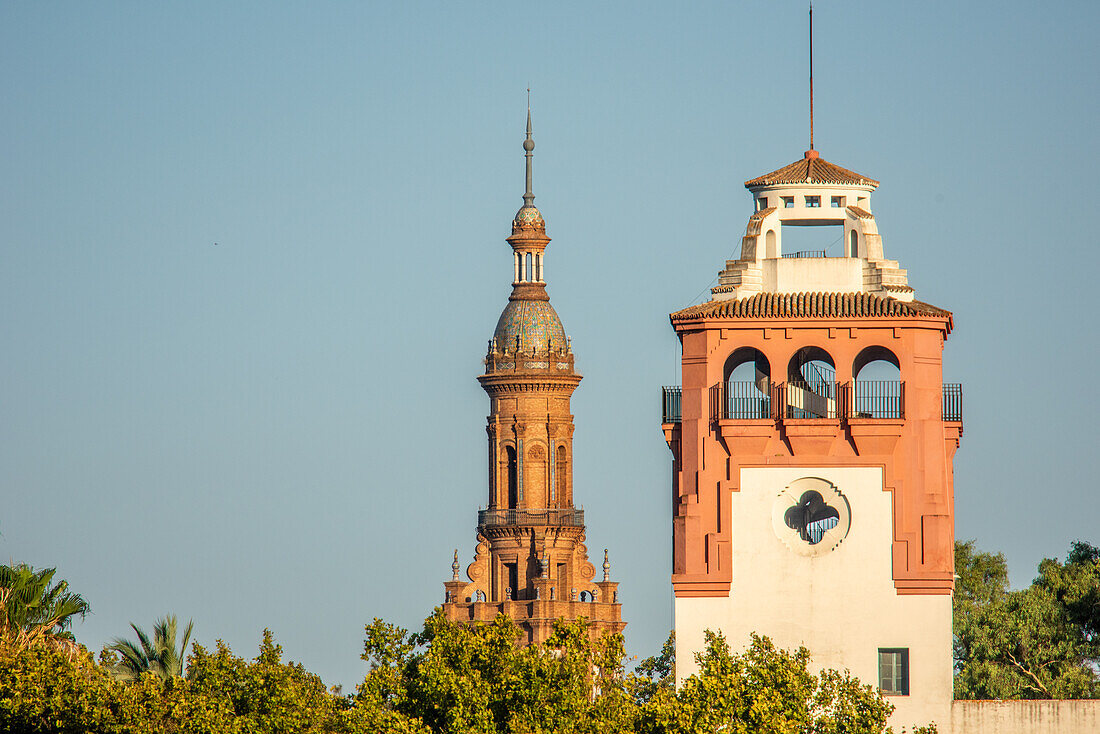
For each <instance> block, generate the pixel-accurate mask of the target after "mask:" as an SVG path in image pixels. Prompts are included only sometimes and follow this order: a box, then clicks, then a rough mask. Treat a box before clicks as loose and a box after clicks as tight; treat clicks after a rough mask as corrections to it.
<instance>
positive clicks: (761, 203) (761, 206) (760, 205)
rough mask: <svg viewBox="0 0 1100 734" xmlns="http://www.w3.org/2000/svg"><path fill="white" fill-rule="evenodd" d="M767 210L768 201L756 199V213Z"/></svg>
mask: <svg viewBox="0 0 1100 734" xmlns="http://www.w3.org/2000/svg"><path fill="white" fill-rule="evenodd" d="M767 208H768V200H767V198H763V199H757V200H756V211H758V212H759V211H764V210H765V209H767Z"/></svg>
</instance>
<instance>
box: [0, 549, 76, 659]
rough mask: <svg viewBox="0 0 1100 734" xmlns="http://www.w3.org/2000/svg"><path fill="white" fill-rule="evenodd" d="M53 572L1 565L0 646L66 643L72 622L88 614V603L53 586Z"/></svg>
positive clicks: (60, 583)
mask: <svg viewBox="0 0 1100 734" xmlns="http://www.w3.org/2000/svg"><path fill="white" fill-rule="evenodd" d="M56 573H57V569H55V568H44V569H41V570H39V571H35V570H34V569H33V568H31V567H30V566H28V565H27V564H25V563H19V564H16V565H14V566H4V565H0V642H3V643H6V644H8V645H13V646H15V647H17V648H26V647H28V646H30V645H31V644H33V643H34V642H36V641H38V640H42V639H49V640H53V641H69V642H72V641H73V640H74V639H75V638H74V637H73V635H72V632H70V631H69V627H71V626H72V622H73V618H74V617H76V616H77V615H80V618H81V619H83V618H84V616H85V615H86V614H87V613H88V612H89V611H90V609H89V607H88V602H86V601H85V600H84V598H83V597H82V596H80V595H79V594H74V593H73V592H71V591H69V584H68V582H66V581H58V582H57V583H54V581H53V577H54V574H56Z"/></svg>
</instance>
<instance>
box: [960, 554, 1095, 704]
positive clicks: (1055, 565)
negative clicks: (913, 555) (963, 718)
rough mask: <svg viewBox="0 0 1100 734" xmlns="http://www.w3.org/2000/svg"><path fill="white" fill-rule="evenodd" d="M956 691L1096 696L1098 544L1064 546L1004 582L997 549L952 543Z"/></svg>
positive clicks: (964, 695) (966, 694)
mask: <svg viewBox="0 0 1100 734" xmlns="http://www.w3.org/2000/svg"><path fill="white" fill-rule="evenodd" d="M955 574H956V575H957V576H958V579H957V580H956V582H955V598H954V629H953V632H954V650H953V652H954V658H955V698H957V699H971V698H981V699H995V698H1030V699H1044V698H1100V675H1098V671H1100V548H1097V547H1095V546H1093V545H1090V544H1088V543H1084V542H1080V541H1078V542H1075V543H1073V544H1072V545H1071V546H1070V549H1069V553H1068V554H1067V556H1066V561H1065V563H1062V562H1061V561H1058V560H1057V559H1054V558H1047V559H1044V560H1043V561H1042V562H1041V563H1040V564H1039V575H1038V576H1037V577H1036V578H1035V580H1034V581H1033V582H1032V584H1031V586H1029V587H1028V588H1026V589H1022V590H1020V591H1010V590H1009V588H1008V566H1007V564H1006V563H1005V557H1004V555H1003V554H1001V553H996V554H992V553H983V552H981V551H978V550H977V549H976V548H975V547H974V542H973V541H970V542H967V543H956V544H955Z"/></svg>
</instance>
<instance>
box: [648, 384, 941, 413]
mask: <svg viewBox="0 0 1100 734" xmlns="http://www.w3.org/2000/svg"><path fill="white" fill-rule="evenodd" d="M681 398H682V395H681V388H679V387H663V388H661V421H662V422H663V423H679V422H681ZM711 409H712V411H713V412H712V413H711V415H712V416H713V418H712V420H713V419H714V418H717V419H719V420H762V419H763V420H766V419H769V418H770V419H777V420H778V419H782V418H791V419H807V418H808V419H815V418H818V419H826V420H828V419H837V418H841V419H844V420H847V419H849V418H876V419H886V420H904V419H905V383H904V382H901V381H898V380H853V381H852V382H846V383H838V382H834V381H831V380H820V379H811V380H802V381H791V382H786V383H780V384H773V385H772V386H771V387H770V389H769V390H768V391H767V392H764V391H763V390H761V389H760V388H759V386H758V385H757V383H756V382H753V381H751V380H731V381H730V382H728V383H726V384H719V385H715V386H713V387H712V388H711ZM942 409H943V420H945V421H962V385H961V384H959V383H945V384H944V385H943V405H942Z"/></svg>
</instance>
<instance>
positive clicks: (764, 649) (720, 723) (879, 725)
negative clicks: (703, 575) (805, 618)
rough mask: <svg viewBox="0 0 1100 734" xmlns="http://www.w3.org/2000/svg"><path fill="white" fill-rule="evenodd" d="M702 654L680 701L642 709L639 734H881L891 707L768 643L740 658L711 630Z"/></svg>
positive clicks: (802, 655) (756, 641) (801, 652)
mask: <svg viewBox="0 0 1100 734" xmlns="http://www.w3.org/2000/svg"><path fill="white" fill-rule="evenodd" d="M705 634H706V647H705V649H704V650H703V651H702V652H699V653H696V655H695V658H696V662H697V663H698V664H699V672H698V674H696V675H693V676H691V677H690V678H688V679H687V680H686V681H684V683H683V685H682V686H681V688H680V690H679V691H678V692H677V693H676V694H675V697H672V698H666V697H657V698H656V699H654V700H653V701H650V702H648V703H647V704H646V706H645V707H643V710H642V712H641V714H640V716H639V721H638V727H637V730H638V731H640V732H652V733H653V734H656V733H657V732H669V733H670V734H671V733H676V734H679V733H684V734H686V733H688V732H691V733H692V734H695V733H698V734H702V733H703V732H714V731H723V732H741V733H747V732H764V733H767V732H776V733H779V732H815V734H834V733H836V734H839V732H846V733H847V734H864V733H867V734H870V733H872V732H874V733H876V734H878V733H879V732H882V731H884V730H885V728H886V719H887V717H888V716H889V715H890V713H891V712H892V711H893V706H892V705H891V704H890V703H889V702H887V701H886V699H885V698H883V696H882V694H881V693H878V692H876V691H874V690H873V689H872V688H871V686H869V685H863V684H861V683H860V682H859V681H858V680H857V679H855V678H853V677H852V676H851V675H850V674H848V673H847V672H844V673H840V672H837V671H834V670H824V671H822V672H821V673H820V675H814V674H813V673H811V672H810V670H809V664H810V654H809V651H808V650H807V649H806V648H804V647H802V648H799V649H798V650H796V651H794V652H790V651H787V650H779V649H777V648H776V647H775V646H774V645H773V644H772V642H771V640H769V639H768V638H767V637H760V636H758V635H755V634H754V635H753V636H752V643H751V645H750V646H749V648H748V649H747V650H746V651H745V652H744V653H741V654H736V653H732V652H730V648H729V645H728V644H727V643H726V640H725V638H724V637H723V636H722V635H721V634H719V633H715V632H711V631H709V630H708V631H706V633H705Z"/></svg>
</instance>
